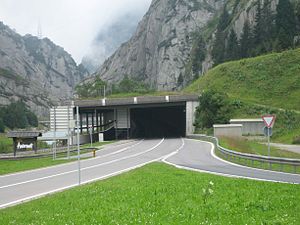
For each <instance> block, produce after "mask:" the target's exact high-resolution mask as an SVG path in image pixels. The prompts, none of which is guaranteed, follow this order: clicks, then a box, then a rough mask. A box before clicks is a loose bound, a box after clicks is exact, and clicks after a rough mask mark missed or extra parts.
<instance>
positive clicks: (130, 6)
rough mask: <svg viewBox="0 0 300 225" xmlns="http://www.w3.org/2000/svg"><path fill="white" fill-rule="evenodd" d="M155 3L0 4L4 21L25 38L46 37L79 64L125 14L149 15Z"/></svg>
mask: <svg viewBox="0 0 300 225" xmlns="http://www.w3.org/2000/svg"><path fill="white" fill-rule="evenodd" d="M150 3H151V0H0V20H1V21H3V23H4V24H6V25H8V26H10V27H11V28H13V29H15V30H16V31H17V32H18V33H20V34H22V35H24V34H27V33H30V34H32V35H37V30H38V24H39V21H40V24H41V27H42V33H43V36H44V37H45V36H46V37H48V38H50V39H51V40H52V41H53V42H54V43H55V44H58V45H60V46H62V47H63V48H64V49H65V50H66V51H68V52H69V53H70V54H71V55H72V56H73V58H74V59H75V60H76V61H77V63H80V62H81V59H82V57H83V56H84V55H85V54H87V53H88V51H89V50H88V49H89V47H90V46H91V44H92V42H93V40H94V38H95V37H96V36H97V34H98V33H99V32H101V30H103V29H105V27H107V26H109V25H110V24H111V23H113V22H114V21H116V20H118V18H122V17H124V15H125V14H128V13H130V14H135V15H136V14H139V15H140V17H142V15H143V14H144V13H145V12H146V11H147V9H148V8H149V5H150Z"/></svg>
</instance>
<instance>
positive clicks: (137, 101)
mask: <svg viewBox="0 0 300 225" xmlns="http://www.w3.org/2000/svg"><path fill="white" fill-rule="evenodd" d="M197 100H198V96H197V95H167V96H142V97H131V98H113V99H109V98H106V99H98V100H76V101H74V105H75V106H79V107H95V106H100V107H101V106H102V107H105V106H123V105H142V104H161V103H176V102H187V101H197Z"/></svg>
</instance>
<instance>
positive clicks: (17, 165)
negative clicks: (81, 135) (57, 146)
mask: <svg viewBox="0 0 300 225" xmlns="http://www.w3.org/2000/svg"><path fill="white" fill-rule="evenodd" d="M110 143H113V142H109V141H107V142H101V143H94V144H95V145H93V146H95V147H100V146H103V145H106V144H110ZM81 147H82V146H81ZM83 147H84V146H83ZM88 152H90V151H84V150H83V151H82V152H81V154H85V153H88ZM74 155H77V152H73V153H71V154H70V156H74ZM58 157H60V158H64V157H66V154H64V155H62V154H58ZM85 159H86V158H85ZM74 160H76V159H69V160H68V159H57V160H53V158H52V157H45V158H34V159H20V160H1V161H0V175H4V174H9V173H16V172H21V171H26V170H33V169H38V168H42V167H48V166H55V165H59V164H63V163H68V162H72V161H74ZM0 224H1V223H0Z"/></svg>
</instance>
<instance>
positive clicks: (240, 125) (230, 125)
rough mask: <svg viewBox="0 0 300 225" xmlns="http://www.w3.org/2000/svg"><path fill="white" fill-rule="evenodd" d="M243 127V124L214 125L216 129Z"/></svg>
mask: <svg viewBox="0 0 300 225" xmlns="http://www.w3.org/2000/svg"><path fill="white" fill-rule="evenodd" d="M231 127H243V124H214V128H231Z"/></svg>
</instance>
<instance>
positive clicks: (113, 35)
mask: <svg viewBox="0 0 300 225" xmlns="http://www.w3.org/2000/svg"><path fill="white" fill-rule="evenodd" d="M141 17H142V14H141V13H140V12H135V13H127V14H125V15H123V16H121V17H119V18H118V19H117V20H115V21H114V22H112V23H111V24H110V25H109V26H107V27H105V29H102V30H101V31H100V32H99V33H98V35H97V36H96V38H95V39H94V41H93V43H92V46H91V47H90V50H89V53H88V54H87V55H86V56H84V57H83V59H82V64H83V65H84V66H85V67H86V68H87V69H88V70H89V72H90V73H94V72H96V70H97V69H98V68H99V67H100V66H101V64H102V63H103V62H104V61H105V60H106V59H107V58H108V57H109V56H111V55H112V54H113V53H114V52H115V51H116V49H117V48H118V47H120V46H121V44H122V43H124V42H126V41H128V40H129V39H130V37H131V36H132V35H133V33H134V31H135V30H136V28H137V25H138V22H139V21H140V19H141Z"/></svg>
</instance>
